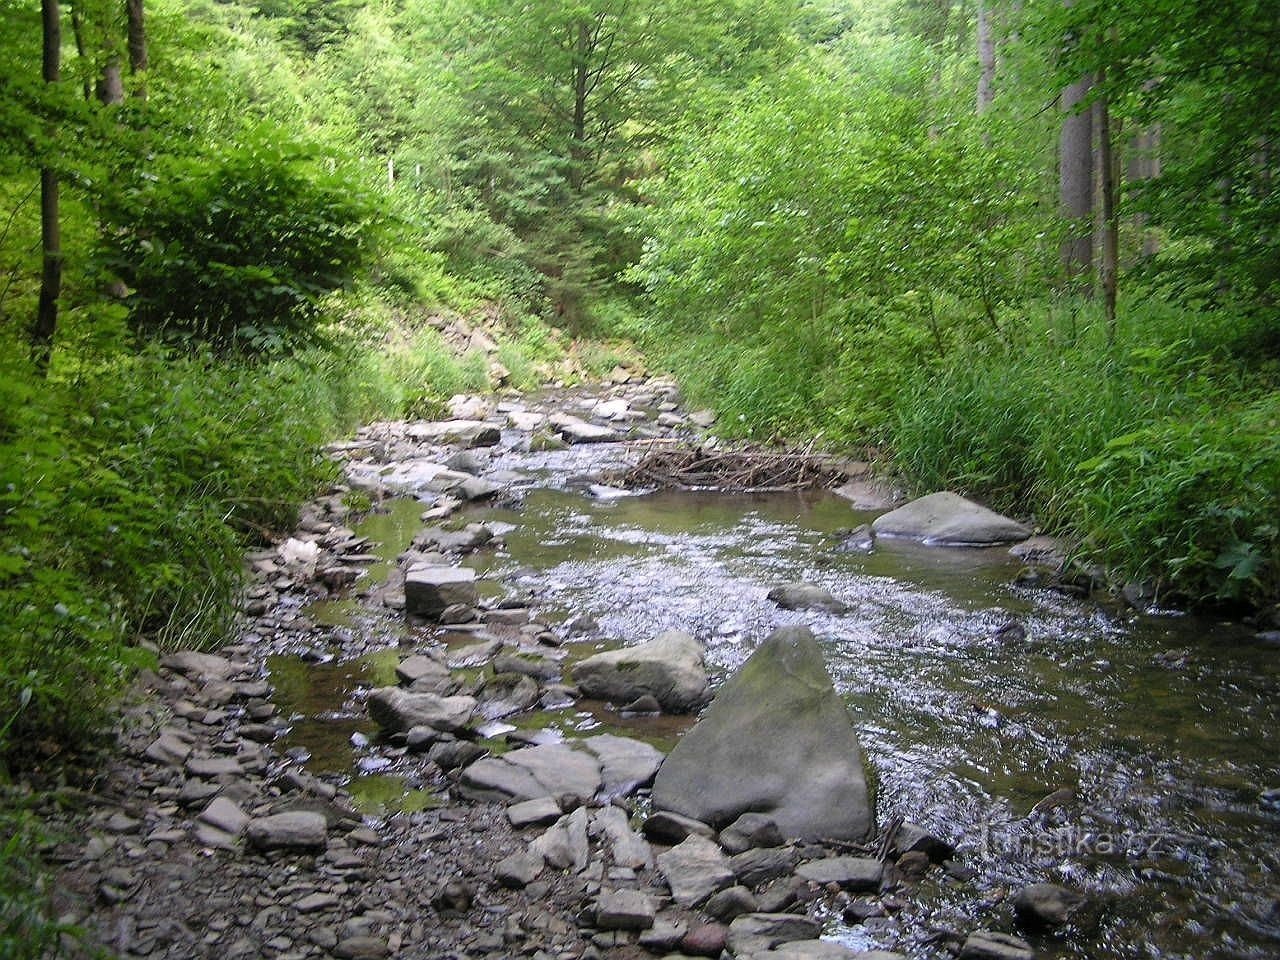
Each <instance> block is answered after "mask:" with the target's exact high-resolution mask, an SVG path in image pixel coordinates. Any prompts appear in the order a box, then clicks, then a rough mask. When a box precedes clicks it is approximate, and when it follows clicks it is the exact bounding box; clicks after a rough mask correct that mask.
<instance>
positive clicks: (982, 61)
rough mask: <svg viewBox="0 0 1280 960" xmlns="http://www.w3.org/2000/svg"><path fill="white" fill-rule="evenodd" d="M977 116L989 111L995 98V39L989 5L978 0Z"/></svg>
mask: <svg viewBox="0 0 1280 960" xmlns="http://www.w3.org/2000/svg"><path fill="white" fill-rule="evenodd" d="M978 66H979V68H980V69H979V72H978V115H979V116H981V115H982V114H984V113H986V112H987V111H988V110H990V109H991V104H992V103H993V102H994V100H995V98H996V88H995V81H996V38H995V31H994V30H993V29H992V26H991V4H990V3H988V2H986V0H978Z"/></svg>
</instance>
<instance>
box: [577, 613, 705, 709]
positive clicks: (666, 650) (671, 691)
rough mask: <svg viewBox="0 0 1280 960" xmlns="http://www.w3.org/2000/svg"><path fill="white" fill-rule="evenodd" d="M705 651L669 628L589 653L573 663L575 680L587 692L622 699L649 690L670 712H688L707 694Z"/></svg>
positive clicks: (615, 700)
mask: <svg viewBox="0 0 1280 960" xmlns="http://www.w3.org/2000/svg"><path fill="white" fill-rule="evenodd" d="M705 655H706V651H705V650H704V649H703V647H702V644H700V643H698V641H696V640H695V639H693V637H691V636H690V635H689V634H687V633H682V632H681V631H679V630H670V631H668V632H666V633H664V634H661V635H660V636H658V637H657V638H656V639H653V640H650V641H648V642H647V643H641V644H639V645H637V646H634V647H625V648H623V649H621V650H609V651H606V652H604V653H597V654H596V655H595V656H591V657H587V658H586V659H585V660H583V661H581V662H580V663H578V665H577V666H575V667H574V668H573V679H574V682H575V683H577V684H578V686H579V688H580V689H581V690H582V693H583V695H584V696H587V697H594V698H596V699H600V700H608V701H609V702H610V703H618V704H625V703H631V702H632V701H634V700H636V699H637V698H639V697H642V696H644V695H645V694H649V695H650V696H652V697H654V698H655V699H656V700H657V701H658V703H660V704H661V705H662V708H663V709H664V710H666V711H668V712H670V713H688V712H689V711H691V710H693V709H695V708H696V707H698V706H699V705H700V704H701V703H702V700H703V697H704V695H705V694H706V690H707V671H706V669H705V667H704V666H703V658H704V657H705Z"/></svg>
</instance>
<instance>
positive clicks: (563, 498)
mask: <svg viewBox="0 0 1280 960" xmlns="http://www.w3.org/2000/svg"><path fill="white" fill-rule="evenodd" d="M512 456H514V455H512ZM564 456H565V457H579V458H580V457H582V456H583V454H581V453H578V452H574V453H572V454H565V455H564ZM596 456H599V455H596ZM518 466H519V467H522V468H523V469H525V471H526V476H527V477H528V483H527V484H526V495H525V497H524V500H523V503H522V505H521V506H520V507H519V508H514V509H485V510H478V511H474V510H473V511H471V512H470V513H468V515H467V517H466V519H468V520H474V519H492V520H502V521H506V522H509V523H512V524H514V525H515V530H514V531H513V532H511V533H509V534H508V535H507V537H506V542H505V547H504V548H503V549H501V550H500V551H489V552H481V553H477V554H474V555H472V556H471V557H470V558H468V560H467V561H466V562H467V563H468V565H471V566H475V567H477V568H478V569H480V570H482V571H483V572H484V575H485V576H486V577H488V578H490V579H491V580H493V581H495V582H497V581H501V582H502V583H503V584H504V585H505V586H504V589H507V590H512V591H514V590H518V591H520V592H521V593H525V592H528V593H531V594H532V595H533V597H534V598H535V599H534V605H535V606H536V607H537V608H538V609H542V610H550V611H552V612H554V613H555V614H556V615H564V616H568V615H571V614H574V615H576V614H580V613H589V614H592V615H594V616H595V617H596V618H597V619H598V621H599V623H600V626H601V633H602V635H603V636H605V637H607V638H610V640H613V641H617V642H621V643H631V642H638V641H641V640H644V639H648V638H650V637H652V636H653V635H654V634H655V633H656V632H658V631H660V630H663V629H668V628H678V629H683V630H688V631H690V632H691V633H693V634H694V635H695V636H697V637H698V638H699V639H700V640H702V641H703V642H705V643H706V645H707V647H708V651H709V659H710V661H711V663H712V665H713V666H714V667H715V668H716V669H717V671H719V673H720V675H722V676H723V675H727V674H728V673H729V672H731V671H732V670H733V669H734V668H735V667H736V666H737V665H739V664H740V663H741V662H742V661H743V660H745V659H746V657H747V656H749V655H750V653H751V651H752V650H753V649H754V647H755V646H756V645H757V644H758V643H759V642H760V640H761V639H763V637H764V636H765V635H766V634H767V633H768V632H769V631H770V630H771V629H772V628H773V627H775V626H777V625H780V624H784V623H794V622H802V623H806V624H809V625H810V626H811V627H812V628H813V629H814V631H815V633H816V634H817V635H818V636H819V638H820V640H821V642H822V644H823V645H824V648H825V652H826V656H827V662H828V665H829V667H830V669H831V672H832V674H833V676H834V678H835V681H836V685H837V687H838V689H839V690H840V691H841V692H842V693H843V695H844V696H845V697H846V699H847V702H848V703H849V706H850V708H851V710H852V712H853V715H854V716H855V718H856V721H857V724H858V727H859V729H860V732H861V737H862V742H863V745H864V747H865V749H866V752H867V755H868V762H869V764H870V766H871V768H872V770H873V779H874V781H875V783H876V790H877V804H878V811H879V816H880V819H881V821H882V822H884V821H886V820H888V818H889V817H891V816H893V815H898V814H900V815H902V816H905V817H906V818H907V819H909V820H912V821H915V822H918V823H921V824H923V825H924V826H927V827H929V828H931V829H933V830H934V831H935V832H937V833H938V834H940V835H941V836H943V837H945V838H947V839H949V840H951V841H953V842H954V843H956V845H957V846H958V847H959V848H960V850H961V854H960V857H959V859H960V861H961V862H962V863H963V864H964V865H966V866H968V867H971V868H972V870H973V872H974V876H972V878H970V879H964V878H961V879H959V880H957V879H953V878H945V877H941V876H938V873H939V872H938V871H934V872H933V874H931V877H930V879H928V880H926V881H925V882H924V883H922V884H921V885H920V886H919V887H918V888H917V889H916V890H915V892H913V893H910V894H908V895H907V896H905V897H904V898H903V899H904V901H905V902H906V905H905V907H904V908H903V909H902V910H901V912H900V913H897V914H895V915H892V916H890V917H887V918H882V919H876V920H871V921H868V922H866V923H864V924H860V925H857V926H847V925H843V924H842V923H841V922H840V921H839V920H838V918H836V919H833V921H832V927H831V932H832V933H833V934H835V935H836V936H838V938H839V939H841V940H842V941H843V942H845V943H848V944H849V945H851V946H855V947H860V948H868V949H870V948H874V947H882V948H887V947H896V948H897V949H902V950H905V951H906V952H908V953H909V954H911V955H912V956H918V957H932V956H944V955H945V953H944V951H943V950H942V949H941V947H940V946H938V945H937V944H938V943H939V942H940V941H939V940H938V939H935V940H933V941H932V942H931V941H930V937H932V936H933V935H934V934H937V933H939V932H940V931H943V932H945V931H947V930H967V929H972V928H974V927H975V926H995V927H997V928H999V927H1003V928H1006V929H1007V928H1008V926H1007V925H1008V916H1009V915H1008V908H1007V905H1006V902H1005V901H1003V898H1002V897H1001V894H1002V892H1003V891H1004V890H1006V889H1010V888H1016V887H1017V886H1020V885H1022V884H1025V883H1031V882H1039V881H1045V880H1049V881H1056V882H1062V883H1066V884H1068V885H1071V886H1078V887H1082V888H1085V889H1089V890H1091V891H1093V892H1094V893H1095V895H1096V899H1097V900H1098V902H1099V903H1100V904H1101V905H1102V909H1100V910H1099V911H1097V912H1096V916H1095V917H1094V918H1093V919H1092V920H1091V921H1090V922H1089V923H1087V924H1086V925H1085V929H1082V930H1075V931H1073V932H1071V933H1069V934H1068V935H1066V936H1064V937H1062V938H1060V939H1053V938H1048V939H1042V940H1039V941H1037V944H1036V945H1037V948H1038V950H1039V951H1040V955H1042V956H1045V957H1080V958H1084V957H1089V958H1097V960H1104V958H1127V957H1162V958H1187V960H1191V958H1209V957H1214V958H1216V957H1248V958H1271V957H1275V956H1277V955H1280V907H1278V906H1277V897H1278V896H1280V876H1278V875H1280V852H1278V851H1280V845H1278V844H1277V840H1278V839H1280V837H1278V831H1280V810H1278V809H1276V808H1275V807H1274V806H1269V805H1268V802H1267V799H1266V798H1264V797H1263V794H1264V792H1265V791H1266V790H1268V789H1270V788H1274V787H1276V786H1278V785H1280V769H1278V764H1280V755H1278V753H1277V745H1278V744H1280V739H1278V738H1277V735H1276V723H1277V719H1278V717H1277V713H1278V711H1277V692H1278V691H1280V682H1278V681H1277V676H1276V672H1275V666H1274V663H1275V651H1274V649H1269V648H1265V647H1263V646H1261V645H1259V644H1257V643H1256V642H1254V641H1253V639H1252V637H1251V634H1250V633H1249V632H1247V631H1245V630H1243V629H1242V628H1240V627H1237V626H1233V625H1230V624H1225V623H1216V622H1213V621H1208V620H1203V619H1197V618H1194V617H1190V616H1179V615H1174V614H1168V615H1161V616H1137V615H1135V614H1131V613H1127V612H1119V611H1116V610H1114V609H1109V608H1105V607H1102V606H1099V605H1097V604H1095V603H1092V602H1087V601H1078V600H1074V599H1068V598H1065V597H1062V596H1059V595H1057V594H1054V593H1051V592H1047V591H1030V590H1024V589H1020V588H1015V587H1013V586H1011V585H1010V584H1011V581H1012V579H1013V576H1014V574H1015V573H1016V572H1017V570H1018V569H1019V564H1018V562H1017V561H1015V560H1013V559H1012V558H1011V557H1010V556H1009V554H1008V552H1007V550H1005V549H1002V548H1001V549H945V548H932V547H920V546H916V545H911V544H907V543H902V542H893V541H881V542H879V543H878V544H877V546H876V548H875V550H874V552H873V553H871V554H870V555H863V554H858V553H851V552H841V551H840V550H838V549H837V545H838V543H839V541H840V536H839V531H841V530H844V529H847V528H850V527H853V526H856V525H857V524H859V523H862V522H865V521H867V520H869V519H871V516H872V515H869V514H859V513H856V512H854V511H852V510H851V509H850V508H849V506H848V504H847V503H846V502H844V501H842V500H840V499H839V498H836V497H834V496H832V495H830V494H825V493H806V494H769V495H728V494H719V493H713V492H706V493H659V494H653V495H648V496H641V497H625V498H621V499H616V500H607V501H603V500H595V499H589V498H587V497H585V496H582V495H580V494H578V493H575V492H572V491H570V490H565V489H555V488H549V487H547V486H544V485H542V484H543V483H544V482H553V481H551V480H550V478H552V477H559V478H563V477H565V476H567V475H568V474H569V473H571V470H568V469H566V464H565V463H558V464H557V463H554V462H546V461H543V462H538V463H533V464H531V463H530V462H529V458H528V457H526V458H525V460H524V461H522V462H521V463H520V464H518ZM539 474H543V479H542V480H540V479H539ZM418 509H419V505H417V504H412V503H411V502H410V506H409V507H403V506H400V507H397V508H396V510H397V511H398V512H396V513H393V514H392V515H390V516H391V517H392V518H393V519H392V520H388V519H382V520H376V521H373V522H375V523H381V524H382V525H383V532H382V534H381V536H383V537H384V538H385V540H384V550H386V551H387V552H388V553H389V554H390V555H394V553H395V552H397V551H398V550H400V549H402V548H403V546H404V544H405V542H406V541H407V539H408V537H409V536H410V535H411V534H412V532H413V529H416V526H417V524H416V522H415V520H414V517H416V512H417V510H418ZM394 517H399V518H400V521H399V526H397V523H396V521H395V520H394ZM364 532H366V533H367V532H370V531H369V529H368V528H367V527H366V528H365V530H364ZM795 580H803V581H806V582H810V583H816V584H820V585H822V586H824V587H826V588H827V589H829V590H830V591H831V592H832V593H834V594H835V595H836V596H838V597H840V598H841V599H843V600H845V601H846V602H847V603H848V604H849V611H848V612H847V613H845V614H842V615H838V616H836V615H828V614H822V613H811V612H804V613H793V612H787V611H782V610H779V609H778V608H776V607H775V606H774V605H773V604H772V603H770V602H769V601H768V600H766V598H765V594H766V593H767V591H768V590H769V588H770V587H771V586H773V585H776V584H777V583H780V582H785V581H795ZM361 609H362V608H360V607H359V604H358V603H356V602H355V601H348V602H347V603H346V605H342V604H339V605H337V606H336V607H335V606H334V605H332V604H331V605H329V607H328V608H327V609H321V610H320V611H319V612H318V613H319V615H320V616H323V615H328V616H329V617H330V618H331V619H332V620H334V621H336V622H337V626H338V628H339V629H369V628H370V624H369V623H363V624H362V623H361V622H360V617H361V616H364V614H361V613H360V610H361ZM369 616H372V615H371V614H370V615H369ZM1010 618H1017V619H1018V620H1019V621H1021V622H1022V623H1023V624H1024V625H1025V627H1026V634H1027V636H1026V638H1025V640H1021V641H1017V642H1002V641H1000V640H998V639H996V638H995V637H994V634H995V633H996V631H997V629H998V628H999V627H1000V626H1001V625H1003V624H1004V623H1006V622H1007V621H1008V620H1009V619H1010ZM378 629H382V630H385V631H386V633H387V640H388V645H389V646H391V647H394V645H395V644H397V643H400V644H403V643H412V642H413V640H414V638H413V636H412V635H408V634H406V633H405V628H403V626H397V625H395V624H387V623H385V622H384V623H383V625H382V626H381V627H379V628H378ZM387 662H390V661H387ZM291 670H292V673H293V675H294V677H295V680H294V683H295V687H296V689H294V688H290V689H291V690H292V692H291V693H288V694H287V695H286V696H285V699H286V701H289V702H292V703H293V704H294V705H295V709H298V707H297V705H298V704H299V703H304V704H305V703H307V700H306V698H307V697H308V696H312V697H318V698H319V700H320V701H323V702H312V703H310V704H309V705H308V706H306V707H305V709H302V710H301V711H300V712H303V713H306V714H307V716H308V717H310V718H312V719H311V720H310V721H308V722H309V723H310V724H311V728H310V730H309V732H308V727H307V725H306V724H304V725H303V729H302V731H301V732H300V733H299V732H295V734H292V735H291V738H292V742H294V743H301V744H305V745H306V746H307V747H308V749H309V750H310V752H312V753H313V755H315V756H317V757H322V758H323V759H324V762H326V763H328V764H330V765H331V768H341V767H343V766H345V767H346V768H347V769H348V770H352V771H353V772H357V773H358V774H359V776H358V777H357V780H360V778H361V777H363V778H364V779H365V780H370V781H371V783H370V790H371V792H372V793H373V794H374V796H375V799H376V798H378V797H380V798H381V800H380V801H378V802H381V803H383V808H384V809H393V808H394V807H395V803H394V802H393V800H394V798H393V797H392V795H393V794H394V793H395V789H394V783H393V784H392V786H391V787H388V786H387V783H386V780H385V775H384V774H383V773H382V772H380V771H379V770H376V769H368V768H367V764H368V762H369V761H370V759H371V758H368V757H364V758H361V757H360V756H359V753H360V752H359V750H356V751H355V755H354V756H353V752H352V749H351V747H350V746H349V742H348V738H349V737H350V736H351V735H352V734H355V735H356V742H357V744H359V743H361V742H362V741H361V737H362V736H364V735H367V734H369V733H371V732H372V729H371V727H370V726H369V724H368V723H367V721H364V720H363V719H362V718H361V717H360V716H359V714H358V711H354V710H352V709H351V704H350V702H349V701H347V700H346V698H348V697H349V693H350V691H351V690H352V689H353V688H354V686H356V685H359V684H360V683H372V682H378V679H379V677H380V676H381V675H382V674H384V673H385V671H386V662H380V661H378V660H377V658H376V656H375V657H373V658H372V659H370V658H368V657H366V658H365V660H363V661H352V662H350V663H347V664H325V665H323V666H321V667H318V668H317V667H309V668H306V669H305V670H303V669H302V668H300V667H299V665H298V664H297V663H294V662H291V661H288V660H287V659H281V660H280V661H279V662H277V663H276V664H275V665H274V666H273V672H275V673H276V674H277V676H289V675H290V671H291ZM317 671H320V672H319V673H317ZM324 671H328V673H327V674H325V673H324ZM317 691H318V692H317ZM344 703H345V707H344V706H343V704H344ZM547 719H548V718H547V717H540V718H538V722H546V721H547ZM602 722H607V723H608V724H610V725H611V726H612V727H615V728H617V729H619V730H620V731H624V732H630V733H632V735H635V733H636V731H635V730H634V729H632V730H628V728H627V724H626V722H625V721H621V720H620V719H619V718H617V717H616V715H612V714H611V712H610V711H608V710H607V709H605V708H602V707H600V706H599V705H595V706H594V707H591V708H590V709H583V708H582V707H581V706H580V707H579V708H577V709H574V710H570V711H567V712H566V713H565V715H564V717H563V718H561V719H560V720H559V721H557V723H558V725H559V727H560V729H561V732H562V733H567V734H569V735H572V734H573V732H574V731H575V730H576V729H581V730H585V729H598V728H599V726H600V724H601V723H602ZM325 729H328V730H329V739H328V740H327V741H326V740H325V736H324V735H322V733H323V731H324V730H325ZM641 732H642V733H643V731H641ZM678 732H679V727H678V726H676V727H672V728H668V729H664V730H659V731H650V734H651V736H652V737H653V738H655V739H658V740H659V741H662V740H667V741H669V740H670V738H671V737H673V736H674V735H676V734H678ZM308 737H310V740H308V739H307V738H308ZM326 742H327V743H328V744H329V746H328V747H326V746H325V743H326ZM353 763H356V764H360V763H365V764H366V766H365V767H356V768H353V767H352V764H353ZM401 786H402V787H405V788H411V787H413V786H414V784H413V783H412V782H409V783H407V784H404V783H402V784H401ZM1064 787H1069V788H1071V789H1072V791H1073V792H1074V795H1073V797H1072V798H1070V799H1068V800H1066V801H1065V802H1064V803H1063V804H1062V805H1061V806H1059V807H1057V808H1055V809H1052V810H1050V811H1048V812H1043V813H1041V812H1037V813H1035V814H1032V812H1031V811H1032V807H1033V806H1034V805H1035V804H1036V803H1037V802H1038V801H1040V800H1041V799H1043V798H1044V797H1045V796H1046V795H1048V794H1050V793H1052V792H1053V791H1057V790H1059V789H1061V788H1064ZM379 791H382V792H381V793H380V792H379ZM424 792H425V791H418V793H424ZM384 794H385V796H384ZM410 801H411V803H425V802H429V801H430V798H429V797H426V798H424V797H421V796H417V795H416V794H415V795H411V796H410ZM375 806H376V804H375Z"/></svg>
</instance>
